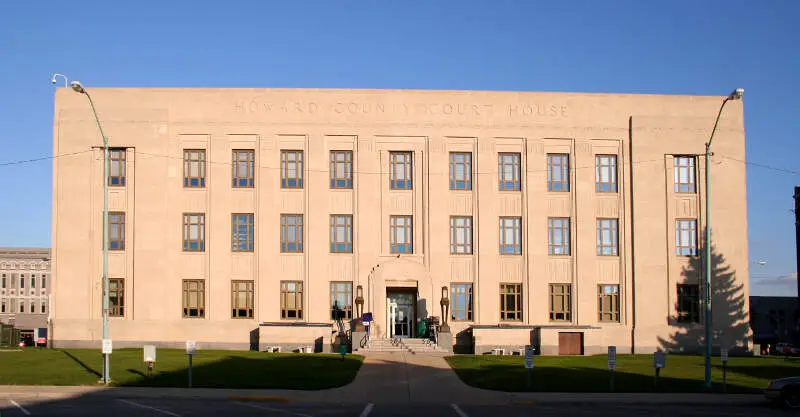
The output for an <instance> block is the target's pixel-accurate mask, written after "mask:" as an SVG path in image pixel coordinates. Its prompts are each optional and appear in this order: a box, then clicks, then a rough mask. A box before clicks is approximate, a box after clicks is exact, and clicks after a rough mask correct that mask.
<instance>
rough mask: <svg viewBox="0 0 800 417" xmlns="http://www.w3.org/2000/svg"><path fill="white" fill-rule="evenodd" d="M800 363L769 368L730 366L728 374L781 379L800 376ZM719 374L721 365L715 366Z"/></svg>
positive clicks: (768, 366) (769, 366)
mask: <svg viewBox="0 0 800 417" xmlns="http://www.w3.org/2000/svg"><path fill="white" fill-rule="evenodd" d="M798 365H800V363H792V364H787V365H786V366H778V365H767V366H731V365H728V367H727V368H728V373H736V374H740V375H745V376H748V377H751V378H763V379H779V378H787V377H790V376H795V377H796V376H800V366H798ZM714 368H715V369H716V370H717V371H718V372H722V366H721V365H714Z"/></svg>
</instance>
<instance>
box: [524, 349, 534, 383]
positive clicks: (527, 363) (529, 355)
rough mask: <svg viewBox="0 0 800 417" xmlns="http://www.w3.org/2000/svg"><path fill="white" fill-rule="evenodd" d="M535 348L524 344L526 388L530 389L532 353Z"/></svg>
mask: <svg viewBox="0 0 800 417" xmlns="http://www.w3.org/2000/svg"><path fill="white" fill-rule="evenodd" d="M534 353H535V349H534V347H533V345H525V369H526V370H527V384H528V385H527V386H528V390H530V389H531V371H532V370H533V354H534Z"/></svg>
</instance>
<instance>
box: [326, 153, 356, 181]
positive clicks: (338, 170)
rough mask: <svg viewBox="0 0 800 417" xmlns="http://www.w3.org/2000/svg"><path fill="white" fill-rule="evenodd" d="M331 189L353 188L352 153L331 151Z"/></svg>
mask: <svg viewBox="0 0 800 417" xmlns="http://www.w3.org/2000/svg"><path fill="white" fill-rule="evenodd" d="M331 188H344V189H347V188H353V151H331Z"/></svg>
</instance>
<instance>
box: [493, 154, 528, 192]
mask: <svg viewBox="0 0 800 417" xmlns="http://www.w3.org/2000/svg"><path fill="white" fill-rule="evenodd" d="M521 159H522V154H520V153H517V152H500V153H499V154H498V161H497V164H498V167H497V174H498V176H499V184H498V188H499V189H500V191H519V190H520V189H521V188H522V185H521V183H522V181H521V178H522V175H521V174H522V173H521V172H520V171H521V166H522V165H521V164H520V160H521Z"/></svg>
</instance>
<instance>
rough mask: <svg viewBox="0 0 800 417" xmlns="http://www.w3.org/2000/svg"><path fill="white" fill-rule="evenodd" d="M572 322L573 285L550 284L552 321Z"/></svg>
mask: <svg viewBox="0 0 800 417" xmlns="http://www.w3.org/2000/svg"><path fill="white" fill-rule="evenodd" d="M571 320H572V285H570V284H550V321H571Z"/></svg>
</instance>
